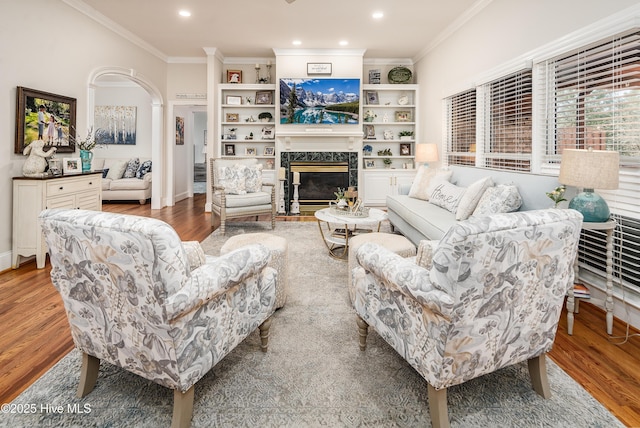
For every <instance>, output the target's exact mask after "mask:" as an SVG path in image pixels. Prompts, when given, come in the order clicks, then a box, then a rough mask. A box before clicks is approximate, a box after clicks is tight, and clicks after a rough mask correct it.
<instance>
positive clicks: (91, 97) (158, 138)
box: [87, 67, 166, 209]
mask: <svg viewBox="0 0 640 428" xmlns="http://www.w3.org/2000/svg"><path fill="white" fill-rule="evenodd" d="M108 74H115V75H117V76H121V77H125V78H127V79H129V80H131V81H133V82H135V83H137V84H138V85H140V86H141V87H142V88H143V89H144V90H145V91H147V93H148V94H149V96H150V97H151V162H152V163H153V168H152V169H151V181H152V182H153V186H151V209H160V208H162V207H164V206H166V203H165V199H166V194H165V195H163V194H162V190H163V189H164V186H163V176H164V172H165V164H164V162H163V157H162V152H163V150H162V147H163V145H164V144H165V142H164V139H163V136H164V128H163V124H162V110H163V107H162V103H163V101H162V93H161V92H160V91H159V90H158V88H156V86H155V85H154V84H153V83H151V81H150V80H149V79H147V78H146V77H145V76H144V75H143V74H140V73H138V72H137V71H136V70H134V69H132V68H124V67H99V68H96V69H94V70H93V71H92V72H91V73H89V78H88V81H87V122H88V123H87V129H89V128H90V127H92V126H93V117H94V114H93V112H94V109H95V88H96V86H97V85H96V80H97V79H98V78H99V77H100V76H104V75H108Z"/></svg>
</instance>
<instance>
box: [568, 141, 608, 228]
mask: <svg viewBox="0 0 640 428" xmlns="http://www.w3.org/2000/svg"><path fill="white" fill-rule="evenodd" d="M619 160H620V155H619V153H618V152H617V151H609V150H593V149H586V150H585V149H564V150H563V152H562V160H561V163H560V176H559V177H558V181H559V182H560V183H561V184H565V185H567V186H575V187H580V188H582V192H581V193H578V194H577V195H576V196H575V197H574V198H573V199H571V201H570V202H569V208H572V209H574V210H576V211H579V212H580V213H582V215H583V216H584V221H586V222H605V221H607V220H609V214H610V211H609V206H608V205H607V202H606V201H605V200H604V199H602V197H601V196H600V195H598V194H597V193H595V192H594V191H593V190H594V189H602V190H613V189H617V188H618V176H619V174H618V172H619V169H618V165H619Z"/></svg>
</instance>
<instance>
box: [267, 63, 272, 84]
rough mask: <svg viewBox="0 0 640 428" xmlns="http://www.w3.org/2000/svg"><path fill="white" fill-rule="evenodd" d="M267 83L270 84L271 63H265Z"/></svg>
mask: <svg viewBox="0 0 640 428" xmlns="http://www.w3.org/2000/svg"><path fill="white" fill-rule="evenodd" d="M266 80H267V82H266V83H271V62H267V79H266Z"/></svg>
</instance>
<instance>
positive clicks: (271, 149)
mask: <svg viewBox="0 0 640 428" xmlns="http://www.w3.org/2000/svg"><path fill="white" fill-rule="evenodd" d="M263 154H264V155H265V156H273V155H275V154H276V148H275V147H265V148H264V153H263Z"/></svg>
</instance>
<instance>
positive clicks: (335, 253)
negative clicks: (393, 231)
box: [315, 208, 387, 259]
mask: <svg viewBox="0 0 640 428" xmlns="http://www.w3.org/2000/svg"><path fill="white" fill-rule="evenodd" d="M315 217H316V220H317V221H318V228H319V229H320V235H321V236H322V240H323V241H324V243H325V245H326V246H327V249H328V250H329V255H330V256H331V257H335V258H337V259H344V258H345V257H346V256H347V254H348V253H349V238H351V237H353V236H355V235H358V234H360V233H369V232H373V231H374V229H375V231H376V232H379V231H380V223H382V221H384V220H386V219H387V213H386V212H384V211H382V210H379V209H377V208H370V209H369V216H368V217H355V216H349V215H344V216H343V215H339V214H334V213H333V212H332V211H331V209H330V208H323V209H321V210H318V211H316V212H315ZM323 223H324V224H325V229H326V231H325V230H324V229H323V227H322V224H323Z"/></svg>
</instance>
